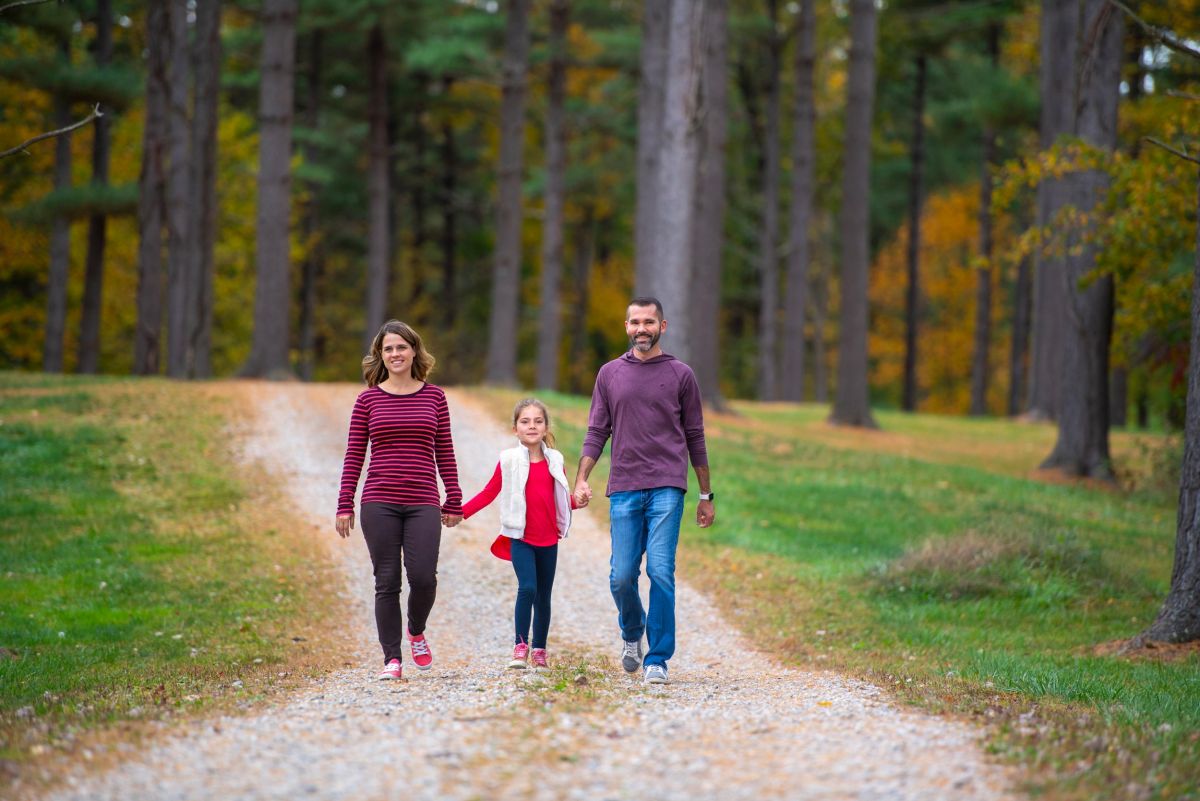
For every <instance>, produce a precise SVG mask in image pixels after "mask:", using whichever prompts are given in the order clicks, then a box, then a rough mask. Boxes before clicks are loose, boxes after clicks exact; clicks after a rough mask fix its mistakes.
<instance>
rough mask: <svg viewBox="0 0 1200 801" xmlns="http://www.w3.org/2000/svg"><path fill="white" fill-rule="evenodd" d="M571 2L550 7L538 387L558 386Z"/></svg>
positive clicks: (561, 0) (563, 0) (561, 1)
mask: <svg viewBox="0 0 1200 801" xmlns="http://www.w3.org/2000/svg"><path fill="white" fill-rule="evenodd" d="M569 23H570V7H569V5H568V3H567V0H554V2H553V3H551V5H550V64H549V75H548V80H547V84H548V86H547V92H546V146H545V149H546V212H545V216H544V217H543V218H542V287H541V290H542V291H541V295H540V302H541V314H540V315H539V317H540V319H539V323H538V327H539V329H540V335H539V337H538V352H537V385H538V386H539V387H543V388H545V389H554V388H555V387H556V386H557V385H558V352H559V344H560V343H559V340H560V339H562V309H561V306H560V302H559V283H560V279H561V277H562V260H563V206H564V205H565V203H566V182H567V174H566V173H567V137H566V97H567V27H568V25H569Z"/></svg>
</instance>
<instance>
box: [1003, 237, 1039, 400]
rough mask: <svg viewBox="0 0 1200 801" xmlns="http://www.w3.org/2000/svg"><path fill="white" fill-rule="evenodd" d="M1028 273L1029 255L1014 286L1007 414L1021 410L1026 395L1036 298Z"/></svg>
mask: <svg viewBox="0 0 1200 801" xmlns="http://www.w3.org/2000/svg"><path fill="white" fill-rule="evenodd" d="M1032 283H1033V282H1032V280H1031V277H1030V275H1029V257H1025V258H1023V259H1021V261H1020V262H1019V263H1018V264H1017V283H1016V286H1014V287H1013V322H1012V351H1011V352H1010V355H1009V360H1008V416H1009V417H1016V416H1017V415H1019V414H1020V413H1021V402H1022V400H1023V399H1024V398H1025V376H1026V374H1027V370H1026V358H1027V357H1028V355H1029V316H1030V311H1031V310H1032V305H1033V299H1032V298H1031V297H1030V295H1031V292H1032V286H1031V284H1032Z"/></svg>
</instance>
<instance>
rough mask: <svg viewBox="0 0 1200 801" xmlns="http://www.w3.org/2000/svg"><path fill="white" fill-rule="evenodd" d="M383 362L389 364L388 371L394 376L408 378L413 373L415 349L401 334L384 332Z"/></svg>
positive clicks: (381, 351) (381, 349)
mask: <svg viewBox="0 0 1200 801" xmlns="http://www.w3.org/2000/svg"><path fill="white" fill-rule="evenodd" d="M380 353H382V354H383V363H384V364H385V365H387V369H388V373H389V374H390V375H391V376H392V377H393V378H408V377H410V376H411V375H412V365H413V349H412V345H410V344H408V342H407V340H405V339H404V337H402V336H400V335H399V334H384V335H383V347H381V348H380Z"/></svg>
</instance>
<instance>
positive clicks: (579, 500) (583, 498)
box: [575, 481, 592, 509]
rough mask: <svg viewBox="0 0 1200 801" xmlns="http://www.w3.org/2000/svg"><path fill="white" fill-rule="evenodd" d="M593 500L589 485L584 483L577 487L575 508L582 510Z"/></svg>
mask: <svg viewBox="0 0 1200 801" xmlns="http://www.w3.org/2000/svg"><path fill="white" fill-rule="evenodd" d="M591 500H592V488H591V487H589V486H588V485H587V482H586V481H584V482H582V485H580V484H576V485H575V507H576V508H577V509H582V508H584V507H585V506H587V505H588V502H589V501H591Z"/></svg>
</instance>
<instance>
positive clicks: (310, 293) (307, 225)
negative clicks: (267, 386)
mask: <svg viewBox="0 0 1200 801" xmlns="http://www.w3.org/2000/svg"><path fill="white" fill-rule="evenodd" d="M324 38H325V34H324V31H323V30H322V29H321V28H316V29H314V30H313V32H312V37H311V38H310V39H309V42H308V80H307V84H308V85H307V90H308V91H307V95H308V97H307V102H306V104H305V110H304V124H305V125H306V126H307V127H308V129H309V130H310V131H315V130H317V128H319V127H320V125H321V68H322V56H323V45H324ZM319 158H320V156H319V151H318V150H317V147H316V146H315V145H313V144H312V143H308V144H306V145H305V148H304V160H305V161H306V162H307V163H309V164H316V163H317V161H318V159H319ZM320 189H321V188H320V186H319V185H317V184H313V185H311V186H309V198H308V202H307V203H305V205H304V220H303V222H302V223H301V225H303V226H304V238H305V240H306V241H307V242H308V251H307V252H306V253H305V256H304V266H303V268H302V270H301V273H300V281H301V285H300V378H301V379H303V380H305V381H312V380H313V373H314V371H315V369H316V361H317V357H316V344H317V336H316V332H317V281H318V279H319V278H320V275H321V266H322V261H323V255H324V253H323V246H322V243H321V241H320V239H319V236H320V233H319V232H320V230H321V203H320V200H319V194H320Z"/></svg>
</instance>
